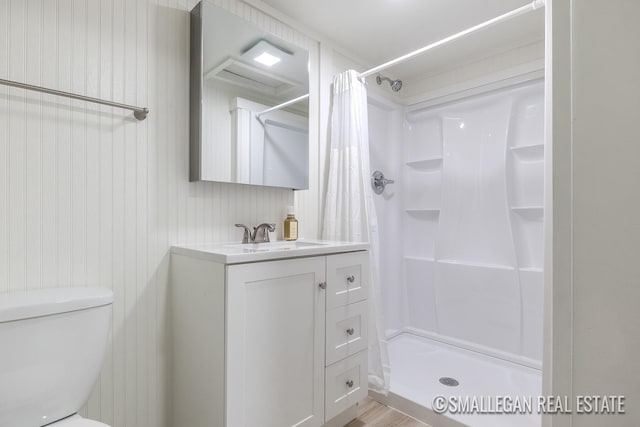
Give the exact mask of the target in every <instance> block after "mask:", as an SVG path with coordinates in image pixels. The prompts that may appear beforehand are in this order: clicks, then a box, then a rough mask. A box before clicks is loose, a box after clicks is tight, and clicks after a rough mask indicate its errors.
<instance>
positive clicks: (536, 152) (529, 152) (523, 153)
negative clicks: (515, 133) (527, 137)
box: [511, 144, 544, 161]
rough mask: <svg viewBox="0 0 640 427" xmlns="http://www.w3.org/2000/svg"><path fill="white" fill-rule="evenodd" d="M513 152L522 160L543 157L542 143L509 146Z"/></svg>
mask: <svg viewBox="0 0 640 427" xmlns="http://www.w3.org/2000/svg"><path fill="white" fill-rule="evenodd" d="M511 151H512V152H513V154H515V155H516V156H518V157H519V158H521V159H522V160H529V161H533V160H542V159H543V157H544V144H531V145H522V146H520V147H511Z"/></svg>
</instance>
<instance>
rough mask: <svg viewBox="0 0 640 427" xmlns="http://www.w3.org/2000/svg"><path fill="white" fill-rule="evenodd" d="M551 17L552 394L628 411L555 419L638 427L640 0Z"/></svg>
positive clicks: (592, 4) (562, 7)
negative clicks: (619, 399) (615, 398)
mask: <svg viewBox="0 0 640 427" xmlns="http://www.w3.org/2000/svg"><path fill="white" fill-rule="evenodd" d="M548 13H551V14H552V15H550V16H549V18H550V19H552V20H553V25H554V27H553V35H554V40H553V44H552V46H551V48H552V61H553V87H552V90H553V91H554V96H553V105H552V108H553V117H552V118H553V122H552V123H551V124H552V136H553V156H554V160H553V161H554V163H553V165H554V166H553V177H554V185H553V194H552V196H553V200H554V212H553V221H554V230H557V231H558V232H557V233H554V236H553V244H554V247H553V251H554V252H553V270H554V271H553V273H554V274H553V281H552V284H551V285H552V287H553V300H552V301H550V302H551V303H552V305H551V306H550V308H551V311H550V314H551V315H553V322H554V323H553V329H552V331H550V332H551V333H550V336H549V339H548V340H547V342H553V347H551V348H549V353H550V354H549V357H548V359H547V363H548V364H549V367H551V368H553V376H552V378H551V383H550V388H549V381H547V385H548V388H547V390H548V391H550V392H553V393H557V392H560V393H563V394H564V393H568V394H569V395H571V396H576V395H590V394H597V395H625V396H626V402H627V404H626V415H624V416H609V417H606V418H602V417H593V416H591V417H586V416H573V417H571V420H569V419H568V418H567V417H564V418H561V417H557V419H555V420H553V425H554V426H564V425H570V424H569V423H570V422H572V424H571V425H573V426H576V427H583V426H585V427H586V426H601V425H607V426H632V425H640V404H639V403H638V402H639V401H640V380H639V378H638V375H637V373H638V372H640V358H639V357H638V354H639V353H640V338H639V335H638V331H637V326H638V324H639V323H640V310H639V309H638V303H639V301H640V283H639V279H638V277H639V270H638V259H640V215H638V211H639V210H640V192H639V191H638V183H639V182H640V144H639V141H640V130H639V128H638V126H637V122H638V117H640V84H639V80H638V76H640V50H639V49H638V40H640V27H639V26H638V25H637V23H638V21H639V20H640V2H638V1H636V0H618V1H616V2H615V4H612V3H611V2H596V1H573V2H571V4H570V7H568V6H567V4H566V3H565V2H564V1H562V2H555V1H554V2H552V9H551V10H550V11H548ZM567 59H570V60H571V63H568V60H567ZM567 83H568V85H567ZM567 86H569V87H567ZM547 176H549V174H548V175H547ZM559 226H560V227H559ZM567 226H568V230H569V233H566V232H564V231H563V230H565V229H566V228H567ZM561 227H562V228H561ZM563 313H569V317H568V318H567V316H564V315H563Z"/></svg>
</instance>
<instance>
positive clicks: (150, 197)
mask: <svg viewBox="0 0 640 427" xmlns="http://www.w3.org/2000/svg"><path fill="white" fill-rule="evenodd" d="M194 3H195V2H194V1H192V0H189V1H177V0H167V1H156V0H136V1H133V0H127V1H125V0H111V1H98V0H58V1H36V0H29V1H25V0H0V77H1V78H9V79H14V80H17V81H22V82H27V83H32V84H41V85H44V86H48V87H53V88H57V89H60V90H66V91H73V92H78V93H82V94H86V95H89V96H95V97H100V98H106V99H113V100H116V101H121V102H127V103H131V104H139V105H142V106H148V107H149V109H150V111H151V112H150V114H149V117H148V118H147V119H146V120H145V121H144V122H137V121H135V120H134V119H133V118H132V117H131V114H130V113H129V112H124V111H122V110H118V109H111V108H106V107H98V106H96V105H93V104H86V103H83V102H79V101H70V100H68V99H64V98H57V97H54V96H47V95H40V94H38V93H34V92H25V91H23V90H18V89H8V88H6V87H0V291H9V290H17V289H27V288H41V287H55V286H62V285H74V286H83V285H101V286H106V287H108V288H112V289H113V290H114V293H115V303H114V306H113V314H114V315H113V325H112V333H111V336H110V338H109V348H108V352H107V357H106V360H105V365H104V369H103V372H102V376H101V378H100V381H99V383H98V384H97V386H96V388H95V390H94V392H93V394H92V396H91V399H90V400H89V402H88V405H87V408H86V409H85V410H84V411H83V412H84V413H85V414H88V415H89V417H91V418H94V419H99V420H102V421H104V422H106V423H108V424H109V425H112V426H125V425H126V426H137V427H144V426H148V427H159V426H166V425H167V420H168V418H167V414H166V411H167V408H169V406H170V405H168V402H167V401H168V399H169V390H170V389H169V386H168V381H169V378H167V374H166V373H167V369H166V363H167V357H168V342H167V328H168V324H167V313H166V290H167V280H168V266H169V264H168V260H169V254H168V250H169V247H170V245H172V244H174V243H184V242H199V241H220V240H227V241H228V240H238V241H239V239H240V238H241V235H242V233H241V232H240V231H239V230H237V229H235V228H234V227H233V223H235V222H244V223H253V224H255V223H258V222H259V221H260V222H263V221H267V222H275V223H278V224H281V223H282V220H283V218H284V216H283V215H284V214H285V207H286V206H287V205H288V204H291V203H292V201H293V192H292V191H290V190H281V189H263V188H257V187H248V186H238V185H227V184H216V183H189V182H188V111H189V108H188V96H189V95H188V93H189V80H188V69H189V68H188V67H189V18H188V11H189V10H190V9H191V6H193V4H194ZM220 3H223V5H224V7H226V8H228V9H230V10H231V11H232V12H235V13H238V14H240V15H243V16H245V17H246V18H248V19H250V20H252V21H253V22H255V23H257V24H259V25H260V26H262V27H263V28H266V29H268V30H269V31H272V32H274V33H275V34H276V35H278V36H279V37H282V38H284V39H286V40H290V41H292V42H294V43H299V44H306V45H307V46H308V47H309V48H310V49H312V51H311V52H310V53H311V55H312V58H313V55H317V43H316V42H314V41H313V40H310V39H308V38H307V37H305V36H304V35H303V34H301V33H300V32H298V31H295V30H293V29H292V28H290V27H288V26H286V25H283V24H282V23H280V22H278V21H277V20H275V19H272V18H270V17H269V16H267V15H265V14H263V13H260V12H258V11H257V10H256V9H254V8H252V7H249V6H247V5H243V4H242V3H238V2H236V1H235V0H228V1H224V2H222V1H221V2H220ZM313 49H315V51H313ZM315 72H316V71H315V70H312V73H315ZM314 90H317V88H314ZM312 96H317V92H312ZM313 108H315V107H312V109H313ZM315 111H317V109H316V110H315ZM314 132H315V131H314ZM314 135H315V136H316V139H315V141H317V134H316V133H314ZM313 138H314V137H313V136H312V141H313ZM316 175H317V174H316ZM314 182H315V181H314ZM299 194H301V197H302V198H304V197H306V196H305V195H304V192H300V193H299ZM301 222H302V221H301ZM303 224H304V222H303ZM279 235H280V236H281V233H279Z"/></svg>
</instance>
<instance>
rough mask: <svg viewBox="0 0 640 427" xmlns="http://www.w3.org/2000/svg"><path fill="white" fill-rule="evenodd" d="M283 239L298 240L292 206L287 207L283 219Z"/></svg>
mask: <svg viewBox="0 0 640 427" xmlns="http://www.w3.org/2000/svg"><path fill="white" fill-rule="evenodd" d="M284 240H298V220H297V219H296V215H295V211H294V207H293V206H288V207H287V218H286V219H285V220H284Z"/></svg>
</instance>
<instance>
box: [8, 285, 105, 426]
mask: <svg viewBox="0 0 640 427" xmlns="http://www.w3.org/2000/svg"><path fill="white" fill-rule="evenodd" d="M112 303H113V293H112V292H111V291H110V290H109V289H105V288H99V287H76V288H53V289H42V290H34V291H22V292H9V293H2V294H0V348H1V350H0V426H21V427H22V426H24V427H32V426H33V427H37V426H42V425H45V424H48V423H52V422H54V421H57V420H59V419H61V418H65V417H67V416H69V415H72V414H74V413H75V412H77V411H78V410H79V409H80V408H81V407H82V405H84V403H85V402H86V401H87V399H88V398H89V394H90V393H91V389H92V388H93V385H94V384H95V382H96V380H97V378H98V375H99V374H100V370H101V368H102V362H103V358H104V354H105V347H106V344H107V336H108V333H109V325H110V323H111V304H112Z"/></svg>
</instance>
